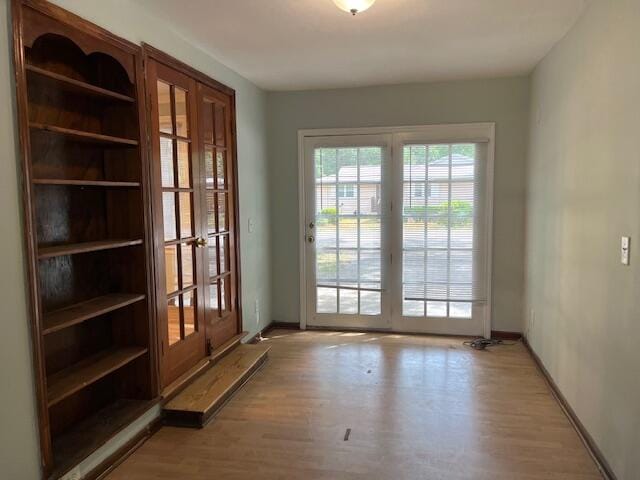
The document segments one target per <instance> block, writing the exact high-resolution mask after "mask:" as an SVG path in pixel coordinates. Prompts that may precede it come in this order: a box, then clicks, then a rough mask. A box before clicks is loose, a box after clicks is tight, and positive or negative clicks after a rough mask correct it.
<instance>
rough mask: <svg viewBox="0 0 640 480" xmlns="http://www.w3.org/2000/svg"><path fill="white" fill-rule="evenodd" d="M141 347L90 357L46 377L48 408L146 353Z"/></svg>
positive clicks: (126, 348)
mask: <svg viewBox="0 0 640 480" xmlns="http://www.w3.org/2000/svg"><path fill="white" fill-rule="evenodd" d="M147 351H148V349H146V348H143V347H125V348H118V349H115V350H106V351H103V352H100V353H98V354H96V355H92V356H91V357H89V358H86V359H84V360H83V361H81V362H79V363H77V364H75V365H72V366H71V367H69V368H65V369H64V370H62V371H60V372H58V373H55V374H53V375H51V376H50V377H47V402H48V404H49V406H50V407H51V406H52V405H55V404H56V403H58V402H60V401H62V400H64V399H65V398H67V397H68V396H70V395H73V394H74V393H76V392H77V391H79V390H82V389H83V388H85V387H86V386H88V385H91V384H92V383H94V382H97V381H98V380H100V379H101V378H103V377H105V376H107V375H109V374H110V373H111V372H113V371H115V370H118V369H119V368H121V367H123V366H125V365H126V364H127V363H129V362H132V361H133V360H135V359H136V358H138V357H141V356H142V355H144V354H145V353H147Z"/></svg>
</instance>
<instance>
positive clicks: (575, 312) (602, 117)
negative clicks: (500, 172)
mask: <svg viewBox="0 0 640 480" xmlns="http://www.w3.org/2000/svg"><path fill="white" fill-rule="evenodd" d="M638 25H640V2H638V1H637V0H615V1H594V2H592V3H591V5H590V6H589V8H588V10H587V11H586V13H585V14H584V16H583V17H582V18H581V19H580V20H579V22H578V23H577V24H576V26H575V27H574V28H573V30H572V31H571V32H570V33H569V34H568V35H567V37H565V38H564V40H562V42H560V43H559V44H558V45H557V46H556V47H555V48H554V49H553V51H552V52H551V53H550V54H549V55H548V56H547V57H546V58H545V59H544V61H543V62H542V63H541V64H540V65H539V66H538V68H537V69H536V70H535V72H534V74H533V78H532V101H531V112H532V113H531V134H530V154H529V168H528V206H527V211H528V221H527V226H526V231H527V234H526V238H527V240H526V243H527V262H526V271H527V273H526V307H525V314H526V317H527V322H528V325H527V326H528V329H529V333H528V336H529V340H530V342H531V344H532V346H533V348H534V350H535V351H536V352H537V353H538V355H539V356H540V358H541V359H542V361H543V363H544V364H545V366H546V368H547V369H548V370H549V372H550V374H551V376H552V377H553V378H554V380H555V381H556V383H557V384H558V386H559V388H560V390H561V391H562V393H563V394H564V395H565V397H566V398H567V399H568V401H569V403H570V404H571V406H572V407H573V408H574V410H575V411H576V413H577V415H578V417H579V418H580V420H581V421H582V422H583V424H584V425H585V426H586V428H587V430H588V431H589V432H590V434H591V435H592V436H593V438H594V439H595V441H596V443H597V444H598V446H599V447H600V449H601V450H602V451H603V452H604V454H605V456H606V458H607V459H608V461H609V463H610V464H611V466H612V467H613V469H614V471H615V472H616V474H617V476H618V478H619V479H620V480H637V479H640V349H639V348H638V345H639V341H640V295H639V293H640V228H639V219H640V153H639V152H640V149H639V148H638V138H639V136H638V132H639V131H640V59H639V58H640V57H639V55H638V47H639V46H640V29H639V28H638ZM622 235H629V236H631V237H632V246H631V266H628V267H625V266H623V265H621V264H620V260H619V259H620V253H619V250H620V237H621V236H622ZM531 309H533V310H534V313H535V320H534V321H532V319H531V318H530V317H531Z"/></svg>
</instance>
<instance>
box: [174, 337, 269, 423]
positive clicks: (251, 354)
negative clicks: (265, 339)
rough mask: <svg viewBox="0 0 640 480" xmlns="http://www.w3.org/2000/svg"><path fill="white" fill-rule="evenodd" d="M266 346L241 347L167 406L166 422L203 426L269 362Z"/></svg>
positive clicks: (235, 349)
mask: <svg viewBox="0 0 640 480" xmlns="http://www.w3.org/2000/svg"><path fill="white" fill-rule="evenodd" d="M268 351H269V347H267V346H265V345H239V346H237V347H236V348H234V349H233V350H232V351H231V352H229V353H228V354H227V355H225V356H224V357H223V358H222V359H221V360H220V361H218V362H217V363H216V364H215V365H214V366H213V367H211V368H209V369H208V370H207V371H206V372H204V373H203V374H201V375H200V376H199V377H198V378H197V379H196V380H195V381H194V382H193V383H192V384H191V385H189V386H188V387H187V388H185V389H184V390H183V391H182V392H180V393H179V394H178V395H176V396H175V397H174V398H173V399H172V400H170V401H169V402H168V403H167V404H166V405H165V407H164V414H165V423H166V424H167V425H174V426H182V427H195V428H200V427H203V426H204V425H205V424H206V423H207V421H208V420H209V419H210V418H211V417H212V416H213V415H214V414H215V413H216V412H217V411H218V410H219V409H220V407H222V405H224V403H225V402H226V401H227V400H228V399H229V398H230V397H231V395H233V393H234V392H235V391H236V390H238V389H239V388H240V387H241V386H242V385H243V384H244V383H245V382H246V381H247V380H248V379H249V377H251V375H253V373H254V372H255V371H256V370H258V368H260V366H261V365H262V364H263V363H264V362H265V360H266V359H267V353H268Z"/></svg>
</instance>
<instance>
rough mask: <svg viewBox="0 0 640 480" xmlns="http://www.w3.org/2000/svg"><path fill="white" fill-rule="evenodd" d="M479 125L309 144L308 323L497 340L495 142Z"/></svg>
mask: <svg viewBox="0 0 640 480" xmlns="http://www.w3.org/2000/svg"><path fill="white" fill-rule="evenodd" d="M471 130H472V131H471V132H465V130H464V129H460V130H458V131H455V129H454V131H453V132H448V135H444V133H443V132H442V131H439V130H437V129H435V130H433V129H432V130H430V129H429V128H426V129H425V130H422V131H420V130H418V131H409V132H402V131H395V132H392V133H389V134H386V135H385V134H383V135H351V136H344V135H333V136H325V137H322V136H318V137H315V136H308V137H305V140H304V162H305V163H304V172H305V180H304V181H305V186H304V191H305V194H306V195H305V206H306V207H305V215H304V216H305V221H306V225H305V260H306V262H305V272H306V273H305V289H306V290H305V291H306V295H305V297H306V312H305V313H306V323H307V325H309V326H323V327H344V328H370V329H388V330H393V331H399V332H423V333H438V334H459V335H488V332H490V328H488V325H489V321H488V318H489V317H488V315H490V308H489V301H488V298H489V297H488V291H489V286H490V281H489V272H490V268H489V258H490V248H489V247H490V225H491V214H490V213H491V212H490V207H489V205H490V203H491V202H490V191H491V178H490V170H491V169H490V162H489V156H488V152H489V139H485V138H482V137H481V136H478V135H477V132H475V131H473V129H471ZM491 131H492V130H491Z"/></svg>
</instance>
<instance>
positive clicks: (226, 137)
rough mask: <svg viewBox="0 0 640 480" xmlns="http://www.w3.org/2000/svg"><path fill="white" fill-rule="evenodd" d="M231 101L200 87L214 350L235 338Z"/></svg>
mask: <svg viewBox="0 0 640 480" xmlns="http://www.w3.org/2000/svg"><path fill="white" fill-rule="evenodd" d="M231 112H232V106H231V99H230V97H229V96H228V95H225V94H223V93H221V92H219V91H217V90H214V89H213V88H210V87H208V86H206V85H203V84H198V116H199V122H200V132H201V135H200V136H199V141H200V152H201V165H202V167H203V171H204V178H203V180H204V182H203V189H204V195H202V201H203V204H202V211H203V212H204V213H205V215H206V228H205V230H206V235H205V237H204V238H205V239H206V244H207V248H206V250H205V255H206V257H207V258H206V261H205V264H204V266H203V267H204V270H205V275H204V281H205V283H206V289H207V290H208V292H209V294H208V302H207V305H208V308H206V320H207V338H209V340H210V342H211V346H212V348H213V349H214V350H215V349H216V348H218V347H219V346H220V345H222V344H223V343H224V342H226V341H227V340H229V339H230V338H231V337H233V336H234V335H236V334H237V333H238V310H237V308H236V307H235V306H236V305H237V304H238V300H237V297H238V292H237V277H236V275H237V273H236V272H237V265H236V256H235V255H232V254H231V253H232V252H235V251H236V250H237V247H238V246H237V245H236V238H235V236H234V235H233V232H235V231H236V225H235V215H233V212H235V201H236V199H235V195H234V185H235V176H234V174H235V172H234V169H233V168H232V167H233V164H232V161H231V160H232V159H233V148H234V145H233V141H232V131H231V125H232V122H231Z"/></svg>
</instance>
